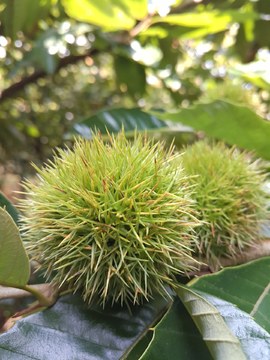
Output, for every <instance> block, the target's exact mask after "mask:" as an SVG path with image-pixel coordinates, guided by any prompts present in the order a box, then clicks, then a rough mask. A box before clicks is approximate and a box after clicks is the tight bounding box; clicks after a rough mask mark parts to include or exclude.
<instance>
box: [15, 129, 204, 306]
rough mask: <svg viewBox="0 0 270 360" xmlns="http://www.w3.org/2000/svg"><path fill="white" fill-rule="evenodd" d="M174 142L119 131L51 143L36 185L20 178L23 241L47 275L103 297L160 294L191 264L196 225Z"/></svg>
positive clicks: (139, 297) (139, 299)
mask: <svg viewBox="0 0 270 360" xmlns="http://www.w3.org/2000/svg"><path fill="white" fill-rule="evenodd" d="M178 156H179V154H174V148H173V145H171V147H170V149H169V150H168V151H167V150H165V148H164V144H161V143H157V144H154V143H153V142H149V141H148V140H147V138H146V136H145V137H142V136H140V135H136V136H135V140H134V142H133V143H130V142H128V141H127V140H126V138H125V135H124V133H120V134H119V135H118V136H116V137H114V136H112V137H111V138H110V143H109V144H104V143H103V141H102V139H101V137H100V136H98V135H97V134H96V135H94V137H93V140H92V141H85V140H83V139H80V140H78V141H77V142H76V144H75V147H74V150H73V151H71V150H69V149H65V150H59V153H58V155H57V156H55V158H54V162H50V163H49V164H48V165H47V166H46V167H45V168H44V169H42V170H40V169H38V168H37V167H36V166H35V168H36V170H37V171H38V173H39V176H38V178H37V182H36V184H32V183H30V182H25V183H24V188H25V190H26V194H27V199H26V200H25V201H24V202H23V203H22V205H21V208H22V210H23V211H24V213H25V216H24V218H23V221H24V228H23V230H24V231H25V232H26V233H25V243H26V247H27V250H28V252H29V253H30V254H31V256H32V257H33V259H35V260H37V261H38V262H39V263H40V264H41V265H40V268H41V269H43V270H44V271H45V274H46V276H47V277H50V276H53V280H52V281H53V283H56V284H58V285H59V286H61V285H63V284H69V285H70V287H71V288H73V289H74V290H75V291H76V290H78V289H79V288H81V289H82V290H83V298H84V300H85V301H87V302H88V303H90V302H91V301H92V300H93V299H94V298H96V297H97V298H98V299H99V301H100V302H102V303H103V304H105V302H106V301H107V300H110V301H112V302H113V303H114V302H120V303H122V304H123V302H129V301H132V302H133V303H141V302H142V301H143V300H144V299H146V300H149V298H150V297H152V296H153V294H154V292H156V291H157V292H159V293H160V294H162V295H163V296H167V295H168V294H167V291H166V288H165V287H166V285H171V286H173V283H174V280H175V274H182V273H186V272H187V271H189V270H191V269H192V268H193V265H195V264H196V262H195V260H194V259H193V258H192V249H194V248H195V247H196V236H195V232H194V230H193V228H194V227H195V226H196V225H198V223H199V222H198V220H197V218H196V213H195V212H194V209H193V201H192V200H191V192H192V190H191V188H190V186H189V183H188V177H187V176H186V175H185V172H184V171H183V169H182V168H181V167H179V163H178V162H177V161H175V159H176V158H177V157H178Z"/></svg>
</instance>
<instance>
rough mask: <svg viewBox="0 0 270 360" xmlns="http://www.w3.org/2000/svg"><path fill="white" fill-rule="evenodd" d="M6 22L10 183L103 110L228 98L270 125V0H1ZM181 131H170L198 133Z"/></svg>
mask: <svg viewBox="0 0 270 360" xmlns="http://www.w3.org/2000/svg"><path fill="white" fill-rule="evenodd" d="M0 21H1V25H0V64H1V65H0V122H1V123H0V124H1V125H0V188H1V187H2V189H3V187H4V186H5V177H6V174H9V183H11V182H12V181H13V182H14V183H15V184H17V183H18V180H19V179H20V177H21V176H29V175H30V174H31V171H33V170H31V167H30V165H29V163H30V162H35V163H36V164H37V165H38V166H41V165H42V163H43V162H44V161H45V160H46V159H47V158H49V157H51V155H52V149H53V148H54V147H56V146H60V147H61V146H63V144H64V143H66V144H67V145H68V146H72V136H71V135H70V133H71V131H75V132H76V124H78V123H80V122H82V121H83V120H85V119H87V118H89V117H91V116H93V115H95V114H96V113H97V112H98V111H100V110H106V111H109V112H108V113H106V114H107V115H108V116H109V115H110V114H111V113H110V111H111V110H113V109H115V108H141V109H143V110H144V109H145V110H149V109H151V108H159V109H164V110H170V109H175V108H176V109H177V108H182V109H183V108H184V109H185V108H189V107H190V106H192V105H193V104H194V103H195V104H196V102H198V101H199V102H207V101H211V100H217V99H223V100H228V101H232V102H234V103H236V104H240V105H244V106H247V107H249V108H250V109H251V110H252V111H254V112H256V113H257V114H259V115H260V116H261V117H263V118H264V119H265V120H266V121H268V120H270V110H269V102H270V96H269V91H270V67H269V65H270V52H269V46H270V37H269V33H270V1H269V0H257V1H255V0H253V1H252V0H212V1H211V0H168V1H162V0H149V1H147V0H137V1H132V0H117V1H116V0H111V1H108V0H36V1H31V0H0ZM97 116H99V115H97ZM108 116H107V120H108ZM101 121H102V119H101ZM153 121H154V120H153ZM74 125H75V128H74ZM79 126H80V125H79ZM158 127H159V126H158ZM74 129H75V130H74ZM77 129H78V127H77ZM182 130H183V128H181V129H179V131H178V132H177V133H175V132H173V131H171V132H170V131H167V132H166V133H165V134H164V135H163V137H165V138H167V139H168V138H172V137H176V143H177V144H178V145H179V146H180V145H181V144H182V143H186V142H189V141H192V139H193V138H194V137H200V133H192V134H191V131H190V130H189V131H187V130H186V129H185V131H182ZM79 133H80V131H79ZM156 133H157V134H158V128H157V131H156ZM11 174H12V176H13V177H12V176H11ZM15 187H16V186H15ZM6 193H7V195H8V196H9V193H8V190H7V191H6Z"/></svg>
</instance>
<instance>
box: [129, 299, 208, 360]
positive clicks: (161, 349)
mask: <svg viewBox="0 0 270 360" xmlns="http://www.w3.org/2000/svg"><path fill="white" fill-rule="evenodd" d="M123 359H125V358H123ZM126 359H128V360H134V359H136V358H135V357H134V356H133V354H130V355H129V356H128V357H127V358H126ZM154 359H155V360H167V359H168V360H169V359H170V360H178V359H185V360H198V359H200V360H210V359H212V356H211V354H210V352H209V350H208V348H207V346H206V344H205V342H204V341H203V339H202V336H201V334H200V333H199V331H198V329H197V328H196V325H195V324H194V322H193V321H192V319H191V317H190V315H189V313H188V311H187V310H186V308H185V306H184V305H183V303H182V302H181V301H180V299H179V298H175V300H174V303H173V305H172V306H171V308H170V310H169V311H168V312H167V314H166V315H165V316H164V317H163V319H162V321H161V322H159V324H158V325H157V326H156V327H155V328H154V329H153V339H152V341H151V343H150V344H149V346H148V348H147V349H146V351H145V353H144V354H143V356H142V357H141V358H140V360H154Z"/></svg>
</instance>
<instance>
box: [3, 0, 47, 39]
mask: <svg viewBox="0 0 270 360" xmlns="http://www.w3.org/2000/svg"><path fill="white" fill-rule="evenodd" d="M0 4H6V7H5V9H4V10H3V11H2V12H0V21H1V23H2V25H3V27H4V35H5V36H9V37H11V39H12V40H15V39H16V38H17V32H18V31H25V32H28V31H31V30H32V29H33V27H34V25H35V24H36V23H37V22H38V20H40V19H44V18H46V17H47V15H48V13H49V9H50V6H51V0H36V1H32V0H1V1H0Z"/></svg>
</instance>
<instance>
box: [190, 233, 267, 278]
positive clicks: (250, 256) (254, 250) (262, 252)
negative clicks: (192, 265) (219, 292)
mask: <svg viewBox="0 0 270 360" xmlns="http://www.w3.org/2000/svg"><path fill="white" fill-rule="evenodd" d="M266 256H270V240H269V239H267V240H263V241H262V242H261V243H260V244H259V245H257V246H256V247H249V248H248V249H247V250H246V251H245V252H243V253H242V254H237V255H235V256H234V257H232V258H228V257H222V258H220V259H219V262H220V264H216V265H215V266H214V268H213V270H214V272H216V271H218V270H220V268H221V267H228V266H235V265H240V264H244V263H247V262H249V261H252V260H256V259H260V258H262V257H266ZM197 260H198V261H201V262H202V263H204V264H208V260H207V259H206V258H202V259H197ZM207 270H209V266H206V267H204V266H201V268H200V271H207Z"/></svg>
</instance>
